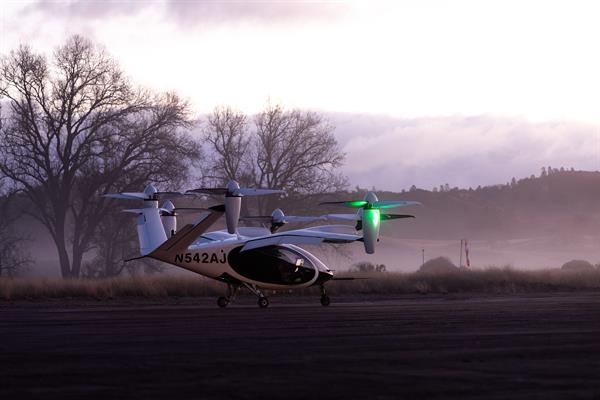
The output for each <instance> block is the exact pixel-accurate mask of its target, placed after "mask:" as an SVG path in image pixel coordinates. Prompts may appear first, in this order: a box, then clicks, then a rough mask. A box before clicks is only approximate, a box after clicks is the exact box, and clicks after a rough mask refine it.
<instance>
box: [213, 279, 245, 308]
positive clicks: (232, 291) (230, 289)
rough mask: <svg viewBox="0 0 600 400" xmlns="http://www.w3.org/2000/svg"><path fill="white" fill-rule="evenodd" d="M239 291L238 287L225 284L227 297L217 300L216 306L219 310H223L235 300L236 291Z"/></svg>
mask: <svg viewBox="0 0 600 400" xmlns="http://www.w3.org/2000/svg"><path fill="white" fill-rule="evenodd" d="M239 290H240V285H234V284H231V283H228V284H227V296H221V297H219V298H218V299H217V305H218V306H219V307H221V308H225V307H227V306H228V305H229V303H232V302H233V300H235V296H237V293H238V291H239Z"/></svg>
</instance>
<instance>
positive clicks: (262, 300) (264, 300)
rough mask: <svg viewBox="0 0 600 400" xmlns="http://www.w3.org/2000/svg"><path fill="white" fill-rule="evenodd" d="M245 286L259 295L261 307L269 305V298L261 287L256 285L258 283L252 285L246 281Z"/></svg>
mask: <svg viewBox="0 0 600 400" xmlns="http://www.w3.org/2000/svg"><path fill="white" fill-rule="evenodd" d="M244 286H246V287H247V288H248V290H249V291H251V292H252V293H254V294H255V295H257V296H258V306H259V307H260V308H267V307H269V299H267V297H266V296H265V295H264V294H263V292H261V291H260V289H259V288H257V287H256V285H251V284H249V283H246V282H244Z"/></svg>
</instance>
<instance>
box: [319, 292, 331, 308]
mask: <svg viewBox="0 0 600 400" xmlns="http://www.w3.org/2000/svg"><path fill="white" fill-rule="evenodd" d="M330 303H331V300H330V299H329V296H327V295H326V294H324V295H323V296H321V305H322V306H323V307H327V306H328V305H329V304H330Z"/></svg>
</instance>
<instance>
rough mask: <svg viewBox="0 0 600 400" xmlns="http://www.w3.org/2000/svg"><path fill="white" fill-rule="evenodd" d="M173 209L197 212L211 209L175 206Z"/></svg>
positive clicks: (180, 211) (179, 211) (183, 211)
mask: <svg viewBox="0 0 600 400" xmlns="http://www.w3.org/2000/svg"><path fill="white" fill-rule="evenodd" d="M173 211H175V212H178V213H195V212H203V211H209V209H208V208H202V207H175V208H174V209H173Z"/></svg>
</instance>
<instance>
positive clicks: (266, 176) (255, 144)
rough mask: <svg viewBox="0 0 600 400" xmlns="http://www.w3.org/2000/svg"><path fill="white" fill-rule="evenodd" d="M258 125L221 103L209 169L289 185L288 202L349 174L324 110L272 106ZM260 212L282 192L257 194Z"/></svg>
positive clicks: (210, 132) (213, 118) (211, 125)
mask: <svg viewBox="0 0 600 400" xmlns="http://www.w3.org/2000/svg"><path fill="white" fill-rule="evenodd" d="M253 122H254V126H253V127H252V128H250V127H249V126H248V125H249V123H248V117H246V116H245V115H244V114H242V113H240V112H237V111H232V110H231V109H230V108H218V109H215V111H214V112H213V114H211V115H210V116H209V117H208V123H207V129H205V130H204V138H205V139H206V140H207V142H208V143H209V144H210V149H211V152H212V154H213V155H212V157H213V161H212V164H211V165H210V166H209V167H210V168H209V171H211V174H213V176H214V177H216V178H217V180H218V181H226V180H227V179H236V180H238V181H239V182H240V183H242V184H244V185H254V186H256V187H269V188H274V189H284V190H286V191H287V192H288V205H289V206H290V207H292V206H293V204H292V203H296V205H300V204H301V200H302V199H303V198H304V197H305V196H306V195H308V194H310V193H315V192H316V193H321V192H330V191H336V190H340V189H341V188H343V187H344V186H345V179H344V178H343V177H342V176H341V174H339V173H337V172H336V168H337V167H339V166H340V165H341V164H342V161H343V159H344V154H343V153H342V152H341V151H340V149H339V147H338V144H337V141H336V139H335V137H334V136H333V126H331V125H330V124H329V123H328V122H327V121H326V120H325V119H324V118H323V117H322V116H320V115H319V114H316V113H313V112H304V111H300V110H292V111H285V110H284V109H283V108H282V107H281V106H270V105H269V106H267V107H266V109H265V110H263V111H262V112H260V113H259V114H257V115H256V116H255V117H254V119H253ZM256 200H257V201H258V208H259V210H258V211H259V212H260V213H266V212H270V211H271V208H272V207H273V205H274V201H276V198H273V197H270V196H268V197H264V198H257V199H256Z"/></svg>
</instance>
